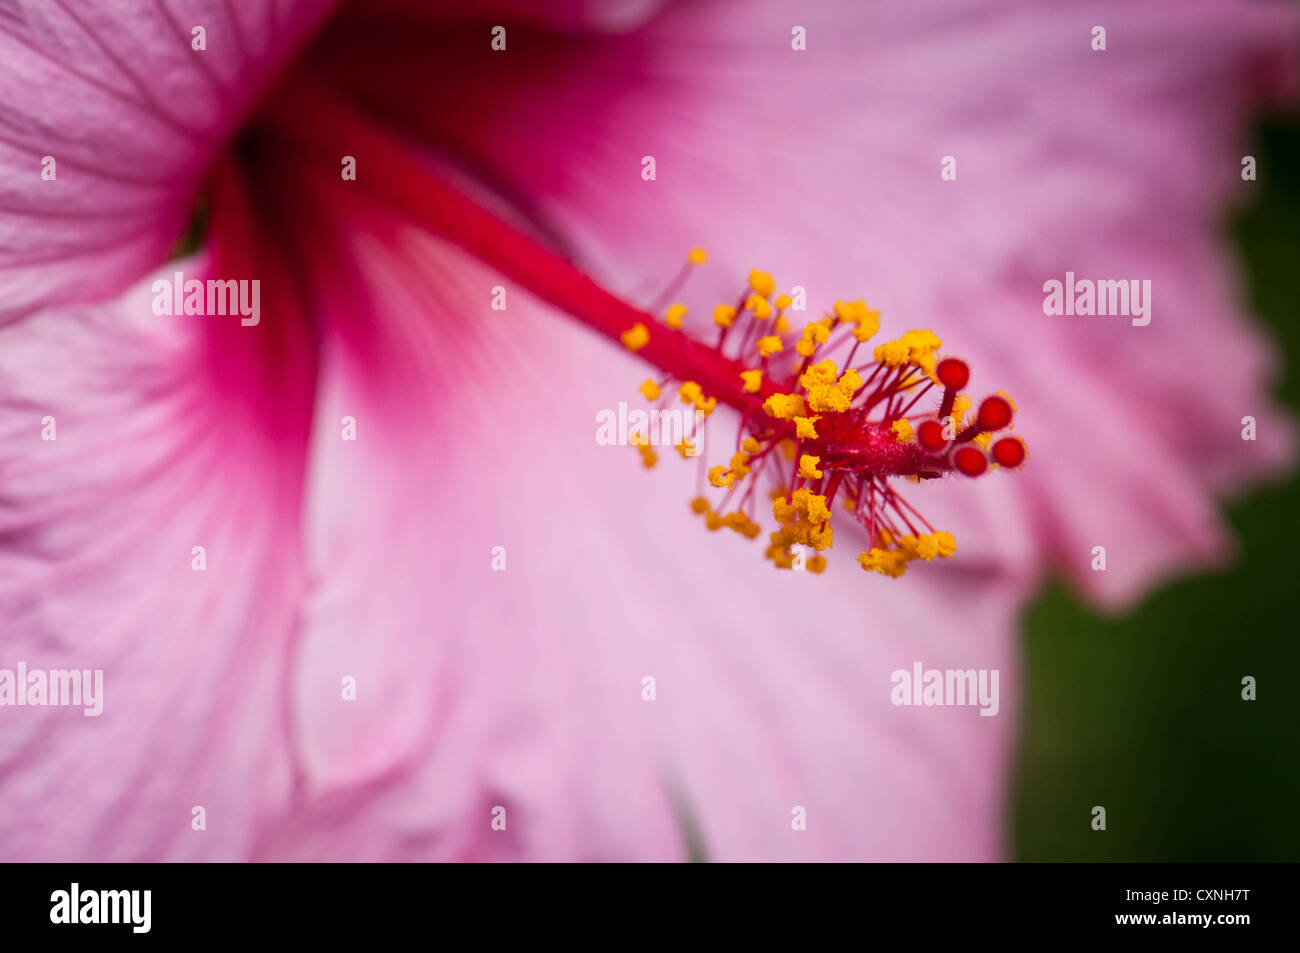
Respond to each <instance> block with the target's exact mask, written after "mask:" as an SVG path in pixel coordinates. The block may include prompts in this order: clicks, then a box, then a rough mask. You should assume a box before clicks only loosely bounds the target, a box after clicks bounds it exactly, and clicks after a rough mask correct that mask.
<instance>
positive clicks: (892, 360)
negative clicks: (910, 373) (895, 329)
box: [871, 340, 911, 367]
mask: <svg viewBox="0 0 1300 953" xmlns="http://www.w3.org/2000/svg"><path fill="white" fill-rule="evenodd" d="M910 354H911V349H910V348H909V347H908V346H907V345H906V344H904V343H903V342H902V341H901V340H900V341H886V342H885V343H884V344H881V345H878V346H877V347H876V349H875V351H873V352H872V355H871V356H872V357H874V358H875V359H876V363H877V364H884V365H885V366H886V367H898V366H899V365H901V364H906V363H907V359H908V355H910Z"/></svg>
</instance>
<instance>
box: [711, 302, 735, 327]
mask: <svg viewBox="0 0 1300 953" xmlns="http://www.w3.org/2000/svg"><path fill="white" fill-rule="evenodd" d="M735 318H736V309H735V308H733V307H732V306H731V305H729V304H720V305H718V306H717V307H716V308H714V309H713V323H714V324H716V325H717V326H718V327H720V328H729V327H731V322H732V321H734V320H735Z"/></svg>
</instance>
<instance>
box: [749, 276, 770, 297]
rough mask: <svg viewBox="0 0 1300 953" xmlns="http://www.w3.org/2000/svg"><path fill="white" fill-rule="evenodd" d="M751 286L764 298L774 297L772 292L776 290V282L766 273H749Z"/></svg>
mask: <svg viewBox="0 0 1300 953" xmlns="http://www.w3.org/2000/svg"><path fill="white" fill-rule="evenodd" d="M749 286H750V287H751V288H753V289H754V290H755V291H757V292H758V293H759V294H761V295H762V296H763V297H764V298H770V297H772V292H773V291H775V290H776V282H775V281H773V280H772V276H771V275H769V274H768V273H767V272H765V271H751V272H750V273H749Z"/></svg>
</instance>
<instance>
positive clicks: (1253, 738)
mask: <svg viewBox="0 0 1300 953" xmlns="http://www.w3.org/2000/svg"><path fill="white" fill-rule="evenodd" d="M1252 154H1253V155H1255V156H1256V157H1257V159H1258V160H1259V171H1258V180H1257V181H1256V182H1254V183H1251V184H1250V185H1249V186H1247V187H1253V188H1254V189H1255V198H1254V199H1253V200H1252V201H1250V202H1249V203H1248V204H1247V205H1245V206H1244V207H1242V208H1240V209H1239V210H1237V211H1236V212H1234V214H1233V215H1232V217H1231V219H1230V220H1229V221H1228V222H1227V223H1225V227H1226V230H1227V234H1228V235H1229V237H1230V239H1231V241H1232V242H1233V243H1234V244H1235V246H1236V248H1237V249H1238V253H1239V255H1240V258H1241V259H1242V262H1243V265H1244V272H1245V275H1244V276H1245V280H1246V282H1247V292H1248V295H1249V301H1250V303H1251V305H1252V307H1253V308H1254V309H1255V311H1256V312H1257V314H1258V315H1259V318H1260V320H1261V321H1263V322H1264V323H1265V324H1266V325H1267V326H1268V328H1269V329H1270V330H1271V332H1272V333H1273V335H1274V336H1275V338H1276V340H1277V341H1278V343H1279V345H1280V347H1281V349H1282V356H1283V361H1284V364H1285V372H1284V376H1283V379H1282V380H1280V381H1279V382H1278V391H1277V394H1278V397H1279V398H1280V399H1281V401H1282V402H1284V403H1285V404H1286V405H1287V406H1289V407H1290V408H1291V409H1292V410H1293V411H1295V412H1296V413H1297V415H1300V294H1298V293H1297V286H1296V280H1297V278H1300V116H1297V117H1289V118H1275V119H1272V120H1270V121H1268V122H1265V123H1263V124H1261V125H1260V126H1259V128H1258V129H1257V130H1256V137H1255V145H1254V148H1253V152H1252ZM1205 380H1206V387H1207V388H1208V387H1212V386H1213V380H1214V379H1213V377H1212V375H1210V374H1208V373H1207V375H1206V379H1205ZM1227 518H1228V520H1229V522H1230V523H1231V525H1232V527H1233V529H1234V530H1235V531H1236V533H1237V535H1238V537H1239V539H1240V542H1241V558H1240V559H1239V561H1238V563H1237V564H1236V565H1235V566H1234V567H1233V568H1232V569H1231V570H1230V571H1228V572H1225V573H1221V574H1215V575H1203V576H1199V577H1195V578H1190V579H1185V580H1183V581H1180V582H1178V583H1177V584H1174V585H1170V586H1168V587H1166V588H1164V589H1162V590H1160V591H1159V592H1156V593H1154V594H1153V595H1152V596H1151V597H1150V598H1148V599H1147V600H1146V602H1145V603H1144V604H1143V605H1142V606H1140V607H1139V608H1138V609H1137V610H1136V611H1134V612H1132V613H1131V614H1129V615H1126V616H1124V617H1122V618H1107V617H1103V616H1099V615H1097V614H1095V613H1093V612H1091V611H1089V610H1088V609H1086V608H1084V607H1083V606H1081V604H1080V603H1079V602H1077V601H1076V600H1075V599H1074V598H1073V597H1072V596H1071V595H1070V593H1069V592H1068V591H1067V590H1066V589H1065V588H1063V587H1062V586H1061V585H1059V584H1057V585H1053V586H1050V587H1049V588H1048V589H1047V590H1046V591H1045V592H1044V593H1043V594H1042V596H1041V597H1040V598H1039V599H1038V600H1037V601H1036V602H1035V603H1034V604H1033V605H1032V606H1031V607H1030V608H1029V610H1028V612H1027V614H1026V617H1025V628H1024V633H1025V634H1024V651H1025V658H1026V665H1027V669H1026V676H1027V686H1026V709H1025V719H1024V726H1023V732H1024V734H1023V738H1022V740H1021V750H1020V756H1019V761H1018V764H1017V766H1016V791H1015V798H1014V803H1013V811H1014V818H1013V823H1012V834H1013V837H1014V856H1015V857H1016V858H1017V859H1019V860H1029V861H1064V860H1071V861H1073V860H1096V861H1103V860H1105V861H1143V860H1145V861H1154V860H1165V861H1230V860H1236V861H1248V860H1261V861H1282V860H1287V861H1294V860H1298V859H1300V690H1298V689H1300V686H1298V685H1297V679H1298V678H1300V645H1298V643H1297V633H1298V632H1300V625H1297V617H1298V616H1300V605H1298V602H1300V600H1298V599H1297V592H1300V579H1298V578H1297V567H1300V560H1297V558H1296V554H1297V548H1296V543H1297V534H1296V528H1297V523H1300V478H1296V477H1293V478H1292V479H1290V480H1289V481H1288V482H1287V483H1286V484H1285V485H1281V486H1273V487H1269V488H1266V489H1263V490H1260V491H1257V492H1255V493H1252V494H1251V495H1250V496H1249V497H1246V498H1244V499H1242V500H1241V501H1240V502H1238V503H1235V504H1232V505H1230V506H1229V507H1228V509H1227ZM1245 675H1253V676H1255V678H1256V680H1257V683H1258V685H1257V693H1258V696H1257V700H1256V701H1253V702H1246V701H1242V699H1241V689H1242V686H1241V679H1242V677H1243V676H1245ZM1095 804H1100V805H1103V806H1104V807H1105V808H1106V814H1107V817H1106V827H1107V829H1106V830H1105V831H1104V832H1096V831H1093V830H1092V828H1091V826H1090V821H1091V809H1092V806H1093V805H1095Z"/></svg>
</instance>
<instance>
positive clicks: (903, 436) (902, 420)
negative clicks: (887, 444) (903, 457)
mask: <svg viewBox="0 0 1300 953" xmlns="http://www.w3.org/2000/svg"><path fill="white" fill-rule="evenodd" d="M889 429H890V430H892V431H893V432H894V439H895V440H897V441H898V442H899V443H911V442H912V441H913V440H914V439H916V433H915V432H914V431H913V430H912V423H911V421H909V420H908V419H907V418H906V417H899V418H898V419H897V420H895V421H894V423H893V425H892V426H891V427H890V428H889Z"/></svg>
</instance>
